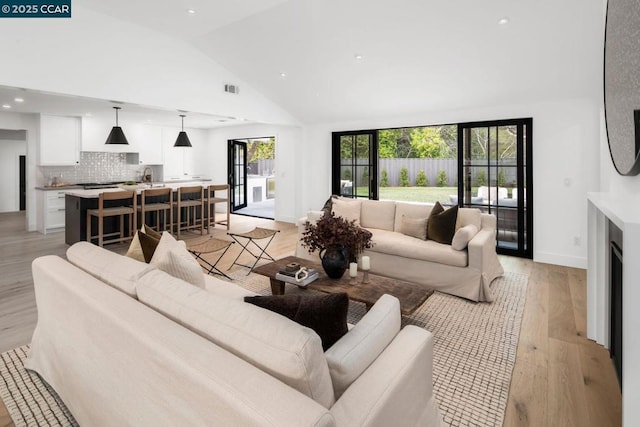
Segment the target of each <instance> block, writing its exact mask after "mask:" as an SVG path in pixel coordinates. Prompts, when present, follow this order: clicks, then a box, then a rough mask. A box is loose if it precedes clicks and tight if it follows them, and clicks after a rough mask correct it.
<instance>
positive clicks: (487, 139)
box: [458, 118, 533, 258]
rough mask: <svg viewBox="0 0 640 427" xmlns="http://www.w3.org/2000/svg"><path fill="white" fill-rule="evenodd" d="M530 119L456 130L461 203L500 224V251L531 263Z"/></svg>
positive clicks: (498, 236) (498, 245)
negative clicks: (484, 213) (493, 217)
mask: <svg viewBox="0 0 640 427" xmlns="http://www.w3.org/2000/svg"><path fill="white" fill-rule="evenodd" d="M531 133H532V119H530V118H529V119H513V120H498V121H488V122H474V123H461V124H459V125H458V152H459V153H461V154H462V155H460V156H459V157H458V162H459V163H458V179H459V182H460V183H462V184H461V185H459V186H458V200H460V201H461V202H460V203H459V204H460V206H461V207H473V208H479V209H480V210H481V211H483V212H486V213H489V214H493V215H495V216H496V220H497V227H496V231H497V236H496V240H497V251H498V253H501V254H506V255H514V256H519V257H525V258H532V257H533V210H532V209H533V191H532V190H533V188H532V185H533V172H532V171H533V168H532V165H531V158H532V150H531Z"/></svg>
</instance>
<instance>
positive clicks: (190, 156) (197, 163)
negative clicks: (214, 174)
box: [162, 128, 210, 180]
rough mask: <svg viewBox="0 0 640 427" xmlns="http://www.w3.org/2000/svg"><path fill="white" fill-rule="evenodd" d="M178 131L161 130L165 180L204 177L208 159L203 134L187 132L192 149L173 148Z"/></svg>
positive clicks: (170, 129) (201, 132) (198, 131)
mask: <svg viewBox="0 0 640 427" xmlns="http://www.w3.org/2000/svg"><path fill="white" fill-rule="evenodd" d="M179 131H180V129H176V130H174V129H172V128H163V129H162V147H163V151H164V167H163V173H164V178H165V179H166V180H171V179H183V178H185V177H190V178H194V179H197V178H195V177H200V176H206V175H208V174H207V173H205V172H206V171H207V165H209V164H210V159H209V158H208V157H207V150H206V145H205V144H204V141H205V140H206V139H205V137H204V132H203V131H201V130H190V131H188V134H189V139H190V140H191V144H192V145H193V146H192V147H174V146H173V144H175V142H176V138H177V137H178V132H179Z"/></svg>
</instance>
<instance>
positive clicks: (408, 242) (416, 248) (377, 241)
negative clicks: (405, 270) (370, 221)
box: [367, 228, 468, 267]
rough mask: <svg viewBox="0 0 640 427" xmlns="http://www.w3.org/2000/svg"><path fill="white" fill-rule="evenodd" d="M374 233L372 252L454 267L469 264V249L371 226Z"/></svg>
mask: <svg viewBox="0 0 640 427" xmlns="http://www.w3.org/2000/svg"><path fill="white" fill-rule="evenodd" d="M369 231H371V233H373V237H372V239H371V240H372V241H373V243H374V245H373V247H372V248H370V249H367V251H370V252H378V253H383V254H389V255H396V256H399V257H404V258H413V259H419V260H424V261H431V262H436V263H439V264H446V265H452V266H454V267H466V266H467V264H468V255H467V251H456V250H454V249H453V248H452V247H451V245H445V244H442V243H438V242H435V241H433V240H420V239H416V238H415V237H411V236H405V235H404V234H402V233H396V232H393V231H387V230H378V229H372V228H370V229H369Z"/></svg>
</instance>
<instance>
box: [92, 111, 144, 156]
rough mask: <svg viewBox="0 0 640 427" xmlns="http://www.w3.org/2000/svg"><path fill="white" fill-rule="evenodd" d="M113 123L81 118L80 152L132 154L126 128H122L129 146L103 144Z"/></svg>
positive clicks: (93, 118) (133, 150)
mask: <svg viewBox="0 0 640 427" xmlns="http://www.w3.org/2000/svg"><path fill="white" fill-rule="evenodd" d="M114 124H115V122H107V121H104V120H100V119H97V118H95V117H83V118H82V137H81V144H80V147H81V150H82V151H98V152H107V153H133V152H135V151H136V150H135V149H133V148H132V146H131V139H130V137H129V130H128V128H127V127H125V126H122V130H123V131H124V135H125V136H126V137H127V141H129V145H126V144H105V141H106V140H107V136H109V132H111V128H113V126H114Z"/></svg>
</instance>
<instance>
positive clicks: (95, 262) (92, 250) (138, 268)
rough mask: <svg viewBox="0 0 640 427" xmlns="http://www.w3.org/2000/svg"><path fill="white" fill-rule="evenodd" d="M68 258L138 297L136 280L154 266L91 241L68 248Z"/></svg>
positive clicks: (77, 265)
mask: <svg viewBox="0 0 640 427" xmlns="http://www.w3.org/2000/svg"><path fill="white" fill-rule="evenodd" d="M67 260H69V262H70V263H72V264H73V265H75V266H76V267H78V268H81V269H82V270H84V271H86V272H87V273H89V274H91V275H92V276H94V277H96V278H98V279H100V280H102V281H103V282H105V283H107V284H108V285H110V286H112V287H114V288H116V289H118V290H120V291H122V292H124V293H125V294H127V295H129V296H132V297H134V298H136V282H137V280H138V279H139V278H140V277H141V276H143V275H144V274H146V273H147V272H149V271H151V270H154V267H153V266H150V265H149V264H145V263H144V262H140V261H136V260H135V259H133V258H129V257H125V256H122V255H118V254H116V253H115V252H111V251H109V250H107V249H104V248H101V247H100V246H96V245H94V244H91V243H89V242H78V243H75V244H73V245H72V246H71V247H69V249H67Z"/></svg>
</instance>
